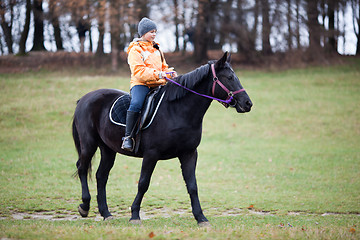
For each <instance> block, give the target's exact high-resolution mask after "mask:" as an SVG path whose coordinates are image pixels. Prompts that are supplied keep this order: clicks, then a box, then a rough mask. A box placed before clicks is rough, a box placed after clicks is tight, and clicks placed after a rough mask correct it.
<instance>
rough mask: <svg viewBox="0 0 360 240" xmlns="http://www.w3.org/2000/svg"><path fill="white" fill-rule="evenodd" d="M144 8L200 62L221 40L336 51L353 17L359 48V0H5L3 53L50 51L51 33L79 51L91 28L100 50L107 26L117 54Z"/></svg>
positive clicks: (268, 51)
mask: <svg viewBox="0 0 360 240" xmlns="http://www.w3.org/2000/svg"><path fill="white" fill-rule="evenodd" d="M349 15H350V16H349ZM145 16H146V17H150V18H151V16H155V17H156V18H157V23H158V24H161V23H163V24H168V25H171V26H173V28H172V29H173V34H174V36H175V49H174V51H182V52H186V51H188V50H189V49H188V46H190V45H191V46H192V48H191V51H193V57H194V59H195V60H196V61H197V62H201V61H203V60H205V59H207V58H208V56H207V54H208V50H213V49H222V48H223V47H224V46H228V47H230V48H231V49H232V51H236V52H237V53H239V54H241V55H242V56H244V58H246V59H248V60H249V61H251V59H254V58H256V57H259V56H269V55H272V54H274V53H276V52H286V53H288V52H289V53H292V52H296V51H301V52H305V53H306V54H308V56H309V57H310V58H316V57H318V56H324V55H326V54H337V53H338V49H339V48H340V47H342V46H339V40H340V39H341V40H342V44H343V45H344V46H345V44H346V41H347V38H346V36H345V28H346V26H347V25H349V24H351V25H352V27H353V32H354V34H355V36H356V40H357V45H356V55H360V40H359V32H360V30H359V26H360V0H166V1H160V0H0V24H1V29H0V54H1V55H6V54H19V55H23V54H26V52H27V51H29V50H30V51H46V50H47V49H46V48H45V44H44V43H45V42H46V41H47V42H50V43H52V45H53V46H56V51H59V50H66V51H79V49H80V50H83V41H84V36H87V37H86V39H87V40H86V41H88V42H87V45H88V46H89V48H90V51H93V52H94V53H95V55H97V56H101V55H104V38H105V35H106V34H108V35H110V39H111V41H110V42H111V44H110V45H111V54H112V56H114V58H113V59H114V61H116V58H117V56H118V55H119V53H120V52H121V51H124V50H125V49H126V46H127V45H128V44H129V42H131V40H132V39H133V38H134V36H136V30H137V23H138V22H139V20H140V19H141V18H142V17H145ZM345 19H350V21H345ZM94 33H96V37H93V36H94ZM28 39H32V43H31V49H27V48H28V46H29V40H28ZM95 41H96V42H95ZM79 45H82V48H80V47H79ZM51 50H52V51H54V49H51Z"/></svg>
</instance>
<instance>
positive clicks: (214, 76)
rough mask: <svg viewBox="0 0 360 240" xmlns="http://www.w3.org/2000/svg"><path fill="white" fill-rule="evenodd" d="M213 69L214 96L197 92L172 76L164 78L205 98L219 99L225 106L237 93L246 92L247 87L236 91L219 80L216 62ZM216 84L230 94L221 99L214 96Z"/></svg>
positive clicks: (212, 66)
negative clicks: (171, 77)
mask: <svg viewBox="0 0 360 240" xmlns="http://www.w3.org/2000/svg"><path fill="white" fill-rule="evenodd" d="M211 70H212V74H213V80H214V83H213V89H212V95H213V96H208V95H205V94H201V93H198V92H195V91H194V90H192V89H189V88H187V87H185V86H183V85H181V84H179V83H178V82H176V81H174V80H172V79H170V78H167V77H164V78H165V79H166V80H167V81H169V82H172V83H174V84H175V85H177V86H179V87H181V88H183V89H185V90H187V91H189V92H192V93H194V94H196V95H199V96H202V97H205V98H209V99H212V100H216V101H219V102H220V103H222V104H224V106H226V107H228V105H229V104H230V103H231V101H232V100H233V97H234V95H235V94H238V93H240V92H245V89H244V88H242V89H239V90H236V91H235V92H232V91H230V90H229V89H227V88H226V87H225V86H224V84H222V83H221V82H220V81H219V79H218V78H217V76H216V73H215V66H214V64H211ZM171 73H174V72H167V74H171ZM216 84H218V85H219V86H220V87H221V88H222V89H224V90H225V92H226V93H227V94H228V97H227V98H226V100H223V99H219V98H216V97H215V96H214V93H215V86H216Z"/></svg>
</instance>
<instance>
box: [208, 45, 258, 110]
mask: <svg viewBox="0 0 360 240" xmlns="http://www.w3.org/2000/svg"><path fill="white" fill-rule="evenodd" d="M211 68H212V76H213V80H214V83H213V87H212V94H213V96H214V97H216V98H219V99H227V100H229V101H230V100H231V101H230V102H229V104H224V105H225V106H226V107H227V106H229V105H230V106H231V107H234V108H236V111H237V112H239V113H244V112H250V110H251V107H252V102H251V100H250V97H249V96H248V94H247V93H246V91H245V89H244V88H243V87H242V86H241V83H240V81H239V78H238V77H237V76H236V74H235V72H234V70H233V69H232V68H231V66H230V54H228V52H225V54H224V56H223V57H222V58H220V59H219V60H218V61H216V62H214V63H213V65H212V66H211Z"/></svg>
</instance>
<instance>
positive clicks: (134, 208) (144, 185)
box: [130, 157, 157, 224]
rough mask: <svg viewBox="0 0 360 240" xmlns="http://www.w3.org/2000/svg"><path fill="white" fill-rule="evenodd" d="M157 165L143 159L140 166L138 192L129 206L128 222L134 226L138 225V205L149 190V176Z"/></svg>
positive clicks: (149, 159)
mask: <svg viewBox="0 0 360 240" xmlns="http://www.w3.org/2000/svg"><path fill="white" fill-rule="evenodd" d="M156 163H157V159H155V158H149V157H144V159H143V162H142V166H141V174H140V178H139V183H138V192H137V194H136V197H135V199H134V202H133V204H132V205H131V218H130V222H131V223H134V224H139V223H140V205H141V201H142V199H143V197H144V194H145V193H146V191H147V190H148V188H149V185H150V179H151V175H152V173H153V171H154V169H155V166H156Z"/></svg>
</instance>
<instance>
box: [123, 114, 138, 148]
mask: <svg viewBox="0 0 360 240" xmlns="http://www.w3.org/2000/svg"><path fill="white" fill-rule="evenodd" d="M139 116H140V113H138V112H133V111H127V114H126V127H125V137H124V138H123V144H122V146H121V148H122V149H124V150H127V151H130V152H132V151H134V142H135V141H134V132H135V131H134V128H135V124H136V122H137V120H138V118H139Z"/></svg>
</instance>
